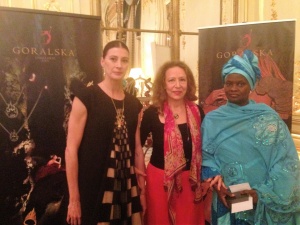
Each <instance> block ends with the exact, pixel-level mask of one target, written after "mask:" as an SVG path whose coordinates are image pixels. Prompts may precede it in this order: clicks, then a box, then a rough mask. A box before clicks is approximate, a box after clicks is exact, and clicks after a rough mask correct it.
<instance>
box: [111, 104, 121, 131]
mask: <svg viewBox="0 0 300 225" xmlns="http://www.w3.org/2000/svg"><path fill="white" fill-rule="evenodd" d="M110 99H111V101H112V103H113V105H114V108H115V110H116V113H117V115H116V119H117V127H118V129H120V128H121V127H122V125H124V118H125V117H124V100H123V107H122V108H121V109H117V107H116V105H115V102H114V100H113V99H112V98H110Z"/></svg>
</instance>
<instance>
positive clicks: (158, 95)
mask: <svg viewBox="0 0 300 225" xmlns="http://www.w3.org/2000/svg"><path fill="white" fill-rule="evenodd" d="M173 67H179V68H181V69H183V70H184V72H185V74H186V77H187V92H186V94H185V99H186V100H189V101H195V100H197V99H198V97H197V96H196V89H197V88H196V82H195V78H194V75H193V72H192V71H191V69H190V68H189V66H188V65H187V64H186V63H184V62H182V61H168V62H166V63H164V64H163V65H162V66H161V67H160V68H159V69H158V71H157V73H156V75H155V79H154V83H153V96H152V102H153V105H154V106H155V107H157V108H158V110H159V112H160V113H161V112H162V111H163V105H164V102H165V101H166V100H167V92H166V90H165V87H166V72H167V70H168V69H170V68H173Z"/></svg>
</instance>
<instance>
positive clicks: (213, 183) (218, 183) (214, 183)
mask: <svg viewBox="0 0 300 225" xmlns="http://www.w3.org/2000/svg"><path fill="white" fill-rule="evenodd" d="M206 182H210V187H215V188H217V189H218V190H220V189H221V187H223V188H225V189H227V187H226V185H225V184H224V182H223V180H222V176H221V175H217V176H215V177H212V178H208V179H207V180H206Z"/></svg>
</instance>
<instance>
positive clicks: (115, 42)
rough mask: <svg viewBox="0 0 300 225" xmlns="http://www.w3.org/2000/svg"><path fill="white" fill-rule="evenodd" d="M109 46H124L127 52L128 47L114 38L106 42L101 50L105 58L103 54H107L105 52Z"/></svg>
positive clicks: (103, 55)
mask: <svg viewBox="0 0 300 225" xmlns="http://www.w3.org/2000/svg"><path fill="white" fill-rule="evenodd" d="M111 48H124V49H126V51H127V52H128V53H129V49H128V47H127V45H126V44H125V43H124V42H122V41H119V40H114V41H110V42H108V43H107V44H106V45H105V47H104V49H103V52H102V57H103V58H105V56H106V55H107V52H108V51H109V50H110V49H111Z"/></svg>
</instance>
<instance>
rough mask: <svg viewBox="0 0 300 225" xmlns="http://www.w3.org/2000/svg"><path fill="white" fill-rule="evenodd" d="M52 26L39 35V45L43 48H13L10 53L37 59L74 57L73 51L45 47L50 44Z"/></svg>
mask: <svg viewBox="0 0 300 225" xmlns="http://www.w3.org/2000/svg"><path fill="white" fill-rule="evenodd" d="M51 31H52V26H50V28H49V29H48V30H42V31H41V33H40V37H41V44H42V45H44V46H45V47H44V48H37V47H30V46H23V47H19V46H16V47H13V49H12V52H13V53H14V54H16V55H33V56H39V57H53V56H63V57H74V56H75V53H74V51H73V50H69V49H65V48H50V47H46V46H49V44H50V43H51V42H52V40H53V38H52V34H51Z"/></svg>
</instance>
